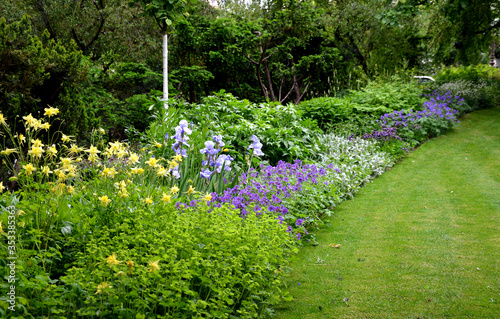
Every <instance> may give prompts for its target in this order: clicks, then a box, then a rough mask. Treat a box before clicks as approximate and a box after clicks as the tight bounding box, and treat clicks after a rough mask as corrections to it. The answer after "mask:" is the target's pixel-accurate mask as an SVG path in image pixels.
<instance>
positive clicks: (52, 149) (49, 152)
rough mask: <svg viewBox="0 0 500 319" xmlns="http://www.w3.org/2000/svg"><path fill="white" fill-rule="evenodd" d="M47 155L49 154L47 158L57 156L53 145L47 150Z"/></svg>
mask: <svg viewBox="0 0 500 319" xmlns="http://www.w3.org/2000/svg"><path fill="white" fill-rule="evenodd" d="M47 153H48V154H49V157H53V156H55V155H57V148H56V146H55V145H54V144H52V146H51V147H49V148H48V149H47Z"/></svg>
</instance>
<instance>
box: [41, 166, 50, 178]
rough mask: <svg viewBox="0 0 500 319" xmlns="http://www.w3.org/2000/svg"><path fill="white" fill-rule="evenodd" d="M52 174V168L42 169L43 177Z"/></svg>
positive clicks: (45, 167)
mask: <svg viewBox="0 0 500 319" xmlns="http://www.w3.org/2000/svg"><path fill="white" fill-rule="evenodd" d="M50 173H52V171H51V170H50V168H49V167H48V166H44V167H42V174H43V175H45V176H49V174H50Z"/></svg>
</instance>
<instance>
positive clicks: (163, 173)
mask: <svg viewBox="0 0 500 319" xmlns="http://www.w3.org/2000/svg"><path fill="white" fill-rule="evenodd" d="M156 174H157V175H158V176H160V177H165V176H167V174H168V171H167V169H166V168H164V167H163V166H160V167H158V171H157V172H156Z"/></svg>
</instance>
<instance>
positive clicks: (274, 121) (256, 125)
mask: <svg viewBox="0 0 500 319" xmlns="http://www.w3.org/2000/svg"><path fill="white" fill-rule="evenodd" d="M171 105H172V106H173V107H175V105H177V104H176V103H171ZM178 114H182V117H183V118H185V119H186V120H188V122H191V121H193V123H194V125H196V126H197V127H199V129H200V131H204V132H205V133H204V135H203V136H204V137H203V138H204V139H205V140H207V138H208V139H210V138H211V136H212V135H218V134H222V135H223V136H224V142H225V143H226V145H227V146H229V148H230V149H231V150H232V151H231V152H230V153H229V154H230V155H231V156H233V157H234V158H235V159H236V161H237V162H238V163H239V165H240V166H242V165H246V164H245V163H246V162H247V160H248V158H246V154H247V152H248V146H249V145H250V140H249V138H250V136H252V135H256V136H257V137H258V138H259V139H260V141H261V142H262V144H263V145H264V146H263V148H262V151H263V152H264V153H265V154H266V156H264V157H263V159H264V160H267V161H269V162H270V163H273V164H276V163H277V162H278V161H280V160H283V161H292V160H293V159H297V158H305V157H307V156H308V155H309V154H312V153H314V152H315V151H317V149H318V148H317V146H316V145H315V144H316V143H315V137H316V135H317V134H318V133H319V132H320V131H321V130H320V129H319V128H318V126H317V124H316V122H315V121H314V120H312V119H310V118H303V117H302V115H301V112H300V111H297V110H296V107H295V106H294V105H292V104H289V105H280V104H276V103H269V104H264V103H262V104H254V103H251V102H250V101H248V100H238V99H237V98H235V97H234V96H233V95H232V94H230V93H225V92H224V91H221V92H219V93H217V94H215V95H213V96H208V97H205V98H204V99H203V100H202V101H201V102H200V103H198V104H186V103H181V105H180V106H179V110H178ZM179 116H180V115H179ZM165 120H166V121H167V122H166V123H163V122H161V121H165ZM169 123H170V120H167V119H166V117H165V116H160V117H158V118H157V120H155V122H154V123H152V128H154V129H153V130H150V131H149V133H148V134H153V135H154V138H156V139H163V136H165V133H167V131H168V128H167V127H172V125H173V123H170V124H169ZM152 131H155V132H156V133H153V132H152ZM162 134H163V135H162ZM153 135H151V136H153Z"/></svg>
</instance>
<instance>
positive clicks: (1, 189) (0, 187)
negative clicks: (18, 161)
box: [0, 182, 5, 193]
mask: <svg viewBox="0 0 500 319" xmlns="http://www.w3.org/2000/svg"><path fill="white" fill-rule="evenodd" d="M4 189H5V186H3V182H0V193H1V192H3V190H4Z"/></svg>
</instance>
